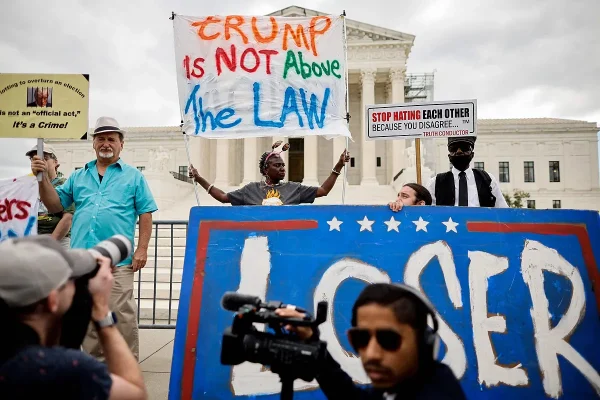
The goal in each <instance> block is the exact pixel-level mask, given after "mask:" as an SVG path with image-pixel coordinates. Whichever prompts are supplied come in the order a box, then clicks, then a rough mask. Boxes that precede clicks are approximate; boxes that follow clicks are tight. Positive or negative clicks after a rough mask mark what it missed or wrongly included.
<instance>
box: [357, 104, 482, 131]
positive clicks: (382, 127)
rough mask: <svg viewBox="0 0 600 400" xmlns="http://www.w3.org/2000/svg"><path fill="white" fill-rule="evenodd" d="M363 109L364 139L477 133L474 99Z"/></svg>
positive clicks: (386, 105) (378, 106) (381, 105)
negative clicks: (364, 120) (365, 132)
mask: <svg viewBox="0 0 600 400" xmlns="http://www.w3.org/2000/svg"><path fill="white" fill-rule="evenodd" d="M365 108H366V118H367V121H368V124H367V140H369V139H370V140H378V139H379V140H385V139H387V140H389V139H394V138H397V139H412V138H435V137H456V136H477V100H456V101H433V102H427V103H404V104H380V105H368V106H366V107H365Z"/></svg>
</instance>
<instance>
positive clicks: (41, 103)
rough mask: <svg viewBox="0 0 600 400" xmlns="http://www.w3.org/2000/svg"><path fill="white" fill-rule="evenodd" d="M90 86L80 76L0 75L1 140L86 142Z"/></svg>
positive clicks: (84, 78) (83, 77)
mask: <svg viewBox="0 0 600 400" xmlns="http://www.w3.org/2000/svg"><path fill="white" fill-rule="evenodd" d="M89 89H90V82H89V76H88V75H82V74H0V137H9V138H49V139H84V138H87V136H86V134H87V130H88V110H89Z"/></svg>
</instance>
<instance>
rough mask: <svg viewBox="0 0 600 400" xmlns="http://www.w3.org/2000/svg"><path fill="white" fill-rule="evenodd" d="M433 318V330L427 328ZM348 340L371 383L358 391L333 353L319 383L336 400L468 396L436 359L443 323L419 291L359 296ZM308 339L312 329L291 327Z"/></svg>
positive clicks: (380, 287) (384, 288)
mask: <svg viewBox="0 0 600 400" xmlns="http://www.w3.org/2000/svg"><path fill="white" fill-rule="evenodd" d="M277 313H278V314H279V315H280V316H284V317H300V318H301V317H303V316H304V314H301V313H299V312H298V311H295V310H292V309H279V310H277ZM428 317H431V320H432V325H433V329H431V328H429V326H428V325H427V318H428ZM351 324H352V328H350V329H349V330H348V340H349V342H350V344H351V345H352V347H353V348H354V350H355V352H356V353H357V354H358V356H359V357H360V359H361V362H362V364H363V367H364V369H365V372H366V373H367V376H368V377H369V379H370V380H371V382H372V384H371V385H370V387H366V388H361V387H358V386H356V385H355V384H354V383H353V381H352V378H351V377H350V376H349V375H348V374H347V373H346V372H344V371H343V370H342V369H341V367H340V364H338V363H337V362H336V361H335V360H334V359H333V358H332V357H331V355H330V354H329V353H328V354H327V358H326V360H325V361H324V363H323V364H322V365H321V367H320V368H319V371H318V373H317V382H319V386H320V387H321V390H322V391H323V393H324V394H325V396H326V397H327V398H328V399H330V400H333V399H339V400H342V399H344V400H349V399H385V400H405V399H406V400H421V399H446V400H455V399H456V400H463V399H465V395H464V392H463V390H462V388H461V386H460V383H459V382H458V380H457V379H456V377H455V376H454V374H453V373H452V370H451V369H450V368H449V367H448V366H446V365H445V364H442V363H441V362H439V361H437V360H436V359H435V356H436V355H437V350H438V344H439V337H438V335H437V327H438V322H437V319H436V316H435V311H434V309H433V306H432V305H431V304H430V303H429V301H428V300H427V299H426V298H425V297H424V296H423V295H422V294H421V293H420V292H418V291H417V290H415V289H413V288H412V287H410V286H407V285H402V284H389V283H374V284H371V285H368V286H367V287H366V288H365V289H363V291H362V292H361V293H360V294H359V296H358V299H357V300H356V302H355V303H354V306H353V308H352V321H351ZM286 329H288V330H290V331H294V332H296V333H297V334H298V336H300V337H301V338H302V339H308V338H310V337H311V336H312V335H313V334H314V332H313V331H312V329H311V328H306V327H298V328H296V327H292V326H289V325H288V326H286Z"/></svg>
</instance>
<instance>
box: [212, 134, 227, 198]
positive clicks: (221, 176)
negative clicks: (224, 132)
mask: <svg viewBox="0 0 600 400" xmlns="http://www.w3.org/2000/svg"><path fill="white" fill-rule="evenodd" d="M216 153H217V157H216V159H215V163H214V164H215V169H216V174H215V181H214V185H215V186H216V187H218V188H221V187H228V186H229V162H230V160H229V140H227V139H217V151H216Z"/></svg>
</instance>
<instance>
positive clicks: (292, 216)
mask: <svg viewBox="0 0 600 400" xmlns="http://www.w3.org/2000/svg"><path fill="white" fill-rule="evenodd" d="M599 241H600V223H599V216H598V213H597V212H591V211H571V210H549V211H535V210H526V211H523V210H514V209H482V208H467V207H427V206H421V207H405V208H404V209H403V210H402V211H400V212H398V213H394V212H392V211H391V210H389V208H387V207H382V206H327V207H323V206H302V207H294V206H290V207H280V208H276V209H273V208H270V207H262V206H254V207H242V208H240V209H238V211H236V213H235V215H233V214H232V213H231V211H230V209H229V208H227V207H194V208H193V209H192V210H191V213H190V219H189V230H188V235H187V244H186V256H185V262H184V270H183V277H182V287H181V297H180V303H179V313H178V316H177V328H176V334H175V347H174V353H173V364H172V370H171V384H170V389H169V398H170V399H182V400H190V399H192V398H193V399H201V398H211V399H216V398H218V399H234V398H236V397H239V396H244V398H246V397H245V396H250V397H252V398H254V397H253V396H256V398H264V399H269V400H271V399H273V400H275V399H278V398H279V391H280V388H281V382H280V381H279V377H278V376H277V375H276V374H273V373H271V372H270V371H268V370H267V369H265V368H263V367H262V366H261V365H258V364H252V363H248V362H246V363H243V364H240V365H237V366H234V367H231V366H223V365H220V361H219V360H220V351H221V340H222V339H221V338H222V334H223V331H224V330H225V329H226V328H227V327H229V326H231V323H232V318H233V314H232V313H231V312H228V311H224V310H223V309H222V308H221V306H220V299H221V297H222V295H223V293H224V292H226V291H237V292H238V293H243V294H248V295H254V296H259V297H260V298H261V299H263V300H265V301H267V300H278V301H282V302H283V303H286V304H294V305H297V306H300V307H303V308H305V309H308V310H311V312H312V313H313V315H314V314H315V313H316V306H317V303H318V302H319V301H322V300H326V301H328V302H329V311H328V317H327V321H326V322H325V323H324V324H322V325H321V326H320V330H321V335H322V336H321V337H322V339H323V340H325V341H326V342H327V345H328V350H329V352H330V353H331V355H332V357H334V358H335V359H336V360H337V361H338V362H339V363H340V364H341V366H342V368H343V369H344V370H345V371H346V372H347V373H348V374H349V375H350V376H351V377H352V378H353V379H354V380H355V381H356V382H358V383H359V384H368V383H369V381H368V378H367V376H366V374H365V372H364V370H363V367H362V365H361V363H360V360H359V359H358V358H357V357H356V356H355V355H354V354H353V351H352V348H351V346H350V344H349V343H348V341H347V339H346V334H345V333H346V330H347V329H348V328H349V327H350V325H349V324H350V316H351V310H352V305H353V303H354V301H355V300H356V298H357V296H358V294H359V292H360V290H362V288H363V287H364V286H365V284H366V283H367V282H405V283H407V284H409V285H411V286H413V287H416V288H418V289H419V290H421V291H422V292H423V293H424V294H425V295H426V296H427V297H428V298H429V299H430V300H431V302H432V303H433V304H434V306H435V308H436V310H437V312H438V316H439V320H440V329H439V332H440V336H441V339H442V342H443V345H442V346H441V349H440V354H439V355H438V359H439V360H441V361H442V362H444V363H446V364H447V365H449V366H450V367H451V369H452V370H453V372H454V373H455V375H456V376H457V377H458V378H459V380H460V382H461V384H462V386H463V388H464V390H465V393H466V395H467V398H469V399H474V398H485V399H507V398H513V399H523V398H527V399H532V400H533V399H548V398H553V399H558V398H561V399H583V398H597V397H598V394H599V393H600V376H599V375H598V369H599V368H600V347H598V344H597V341H598V340H597V337H598V332H599V331H600V320H599V318H598V298H597V296H598V293H600V273H599V271H598V252H599V249H598V248H597V246H595V247H594V246H593V245H592V244H593V243H598V242H599ZM295 390H296V393H295V395H294V398H295V399H300V400H302V399H324V395H323V393H322V392H321V391H320V390H318V384H317V382H305V381H302V380H297V381H295Z"/></svg>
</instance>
